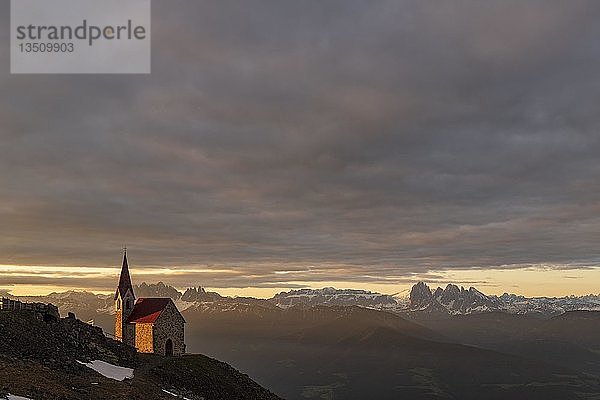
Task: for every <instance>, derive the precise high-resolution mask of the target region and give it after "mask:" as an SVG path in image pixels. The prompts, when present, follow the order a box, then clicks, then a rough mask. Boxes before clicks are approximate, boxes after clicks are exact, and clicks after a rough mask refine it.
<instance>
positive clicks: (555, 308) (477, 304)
mask: <svg viewBox="0 0 600 400" xmlns="http://www.w3.org/2000/svg"><path fill="white" fill-rule="evenodd" d="M578 310H587V311H600V296H596V295H588V296H580V297H577V296H568V297H524V296H518V295H515V294H507V293H504V294H503V295H502V296H488V295H485V294H483V293H482V292H480V291H479V290H477V289H475V288H474V287H470V288H469V289H465V288H463V287H460V288H459V287H458V286H456V285H452V284H449V285H447V286H446V288H445V289H442V288H440V287H438V288H437V289H435V290H434V291H432V290H431V289H430V288H429V287H428V286H427V285H426V284H425V283H423V282H419V283H417V284H416V285H414V286H413V288H412V290H411V293H410V305H409V311H411V312H433V311H438V312H443V313H447V314H450V315H457V314H475V313H484V312H494V311H496V312H498V311H499V312H506V313H509V314H541V315H544V316H552V315H559V314H563V313H565V312H567V311H578Z"/></svg>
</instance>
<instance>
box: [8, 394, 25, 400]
mask: <svg viewBox="0 0 600 400" xmlns="http://www.w3.org/2000/svg"><path fill="white" fill-rule="evenodd" d="M4 400H31V399H30V398H29V397H22V396H15V395H14V394H9V395H8V397H4Z"/></svg>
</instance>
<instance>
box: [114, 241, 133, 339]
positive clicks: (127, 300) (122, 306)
mask: <svg viewBox="0 0 600 400" xmlns="http://www.w3.org/2000/svg"><path fill="white" fill-rule="evenodd" d="M134 305H135V295H134V294H133V286H132V285H131V277H130V276H129V263H128V261H127V248H126V247H125V248H123V264H122V265H121V276H120V277H119V286H117V290H116V291H115V339H117V340H120V341H122V342H124V343H126V344H128V345H130V346H134V345H135V337H134V335H135V333H134V332H133V327H132V326H130V325H129V324H128V323H127V319H128V318H129V315H130V314H131V312H132V311H133V307H134Z"/></svg>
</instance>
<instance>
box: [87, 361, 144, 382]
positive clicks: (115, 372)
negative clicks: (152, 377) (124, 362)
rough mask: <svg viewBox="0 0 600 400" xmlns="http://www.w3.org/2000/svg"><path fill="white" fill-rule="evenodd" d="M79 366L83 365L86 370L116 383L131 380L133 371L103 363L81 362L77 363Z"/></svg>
mask: <svg viewBox="0 0 600 400" xmlns="http://www.w3.org/2000/svg"><path fill="white" fill-rule="evenodd" d="M77 362H78V363H79V364H82V365H85V366H86V367H88V368H91V369H93V370H94V371H96V372H97V373H99V374H100V375H102V376H105V377H107V378H110V379H114V380H116V381H122V380H124V379H132V378H133V369H132V368H125V367H119V366H117V365H112V364H109V363H107V362H104V361H100V360H94V361H92V362H89V363H84V362H83V361H77Z"/></svg>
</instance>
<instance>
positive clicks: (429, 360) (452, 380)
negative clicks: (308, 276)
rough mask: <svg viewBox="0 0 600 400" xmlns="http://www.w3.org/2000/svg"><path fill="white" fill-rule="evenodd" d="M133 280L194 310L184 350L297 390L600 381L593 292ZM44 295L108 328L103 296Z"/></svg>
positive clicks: (563, 393)
mask: <svg viewBox="0 0 600 400" xmlns="http://www.w3.org/2000/svg"><path fill="white" fill-rule="evenodd" d="M136 291H139V292H140V293H143V294H144V295H145V296H155V295H163V296H169V297H171V298H173V299H174V301H175V302H176V304H177V305H178V307H179V308H180V310H182V313H183V315H184V316H185V318H186V320H187V321H188V324H187V330H186V342H187V344H188V349H189V351H191V352H194V353H196V352H197V353H202V354H206V355H208V356H210V357H214V358H216V359H219V360H223V361H225V362H228V363H229V364H231V365H232V366H233V367H235V368H236V369H239V370H241V371H243V372H245V373H248V374H249V375H250V376H252V377H253V378H254V379H256V381H257V382H258V383H259V384H260V385H262V386H264V387H266V388H268V389H270V390H272V391H273V392H274V393H276V394H277V395H279V396H281V397H283V398H287V399H290V400H294V399H298V400H300V399H323V398H343V399H350V400H353V399H364V398H378V399H396V398H410V399H417V400H418V399H479V398H482V397H483V398H486V399H528V400H529V399H544V400H546V399H594V398H597V393H600V356H599V355H600V340H599V339H598V338H597V337H596V336H597V335H596V333H597V332H599V331H600V317H599V316H600V313H597V312H594V311H593V310H594V309H596V308H597V307H598V298H597V296H594V295H591V296H583V297H563V298H525V297H522V296H517V295H508V294H506V295H503V296H488V295H485V294H483V293H482V292H481V291H479V290H477V289H475V288H469V289H465V288H461V287H458V286H455V285H448V286H446V287H445V288H444V289H442V288H437V289H434V290H431V289H430V288H429V287H428V286H427V285H426V284H424V283H418V284H416V285H415V286H414V287H413V288H412V290H411V291H410V293H409V294H408V293H407V295H406V296H399V295H394V296H388V295H382V294H379V293H373V292H368V291H361V290H348V289H346V290H337V289H333V288H325V289H319V290H312V289H303V290H292V291H288V292H283V293H280V294H278V295H276V296H274V297H273V298H271V299H255V298H251V297H242V298H239V297H236V298H233V297H225V296H221V295H219V294H218V293H215V292H210V291H206V290H205V289H202V288H199V287H197V288H191V289H187V290H186V291H184V292H180V291H177V290H176V289H174V288H171V287H169V286H167V285H164V284H152V285H146V284H142V285H140V286H139V287H137V288H136ZM79 297H81V298H82V299H83V300H85V301H82V302H81V303H80V302H79V300H78V298H79ZM93 297H96V298H97V301H96V302H94V301H93ZM44 299H46V300H49V299H52V301H53V302H55V303H57V304H58V305H60V306H61V307H64V306H67V309H64V310H62V311H63V312H67V311H73V312H75V313H76V314H77V315H78V316H85V318H86V319H87V318H89V319H94V320H95V323H96V324H97V325H99V326H102V327H103V328H105V330H106V331H108V332H112V323H113V319H112V318H113V315H112V314H111V313H112V300H107V299H106V296H102V295H90V294H87V293H80V292H71V293H63V294H53V295H50V296H48V297H46V298H44ZM36 300H37V301H40V300H43V299H40V298H36ZM69 307H70V308H69Z"/></svg>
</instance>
